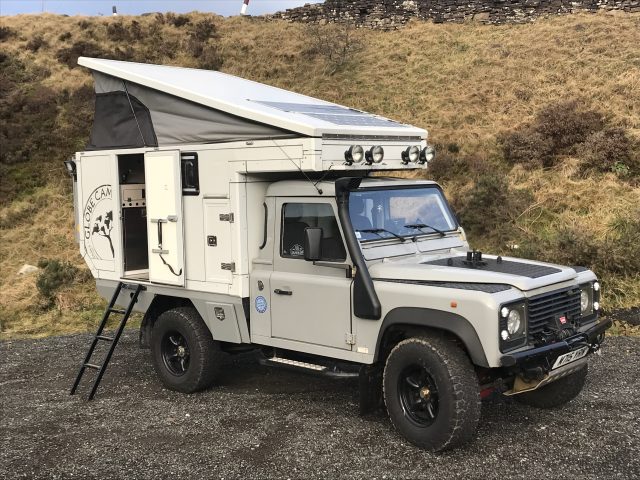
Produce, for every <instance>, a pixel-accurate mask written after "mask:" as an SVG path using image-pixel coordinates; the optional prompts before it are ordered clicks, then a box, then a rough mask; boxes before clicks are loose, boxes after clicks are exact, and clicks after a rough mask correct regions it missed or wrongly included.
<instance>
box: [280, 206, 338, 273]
mask: <svg viewBox="0 0 640 480" xmlns="http://www.w3.org/2000/svg"><path fill="white" fill-rule="evenodd" d="M308 227H320V228H322V260H323V261H333V262H336V261H337V262H342V261H344V260H346V259H347V252H346V250H345V248H344V242H343V240H342V235H341V234H340V229H339V228H338V222H337V220H336V217H335V214H334V213H333V209H332V208H331V205H330V204H328V203H285V204H284V205H283V206H282V230H281V238H280V256H281V257H283V258H296V259H300V260H304V230H305V229H306V228H308Z"/></svg>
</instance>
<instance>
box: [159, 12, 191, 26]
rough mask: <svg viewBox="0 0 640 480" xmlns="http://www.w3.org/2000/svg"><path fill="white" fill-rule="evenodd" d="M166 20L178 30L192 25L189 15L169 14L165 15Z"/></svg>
mask: <svg viewBox="0 0 640 480" xmlns="http://www.w3.org/2000/svg"><path fill="white" fill-rule="evenodd" d="M165 18H166V21H167V23H170V24H171V25H173V26H174V27H177V28H180V27H184V26H185V25H188V24H190V23H191V19H190V18H189V15H176V14H175V13H171V12H169V13H167V14H166V15H165Z"/></svg>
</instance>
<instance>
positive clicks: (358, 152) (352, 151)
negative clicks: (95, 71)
mask: <svg viewBox="0 0 640 480" xmlns="http://www.w3.org/2000/svg"><path fill="white" fill-rule="evenodd" d="M363 158H364V149H363V148H362V147H361V146H360V145H351V146H350V147H349V149H348V150H347V151H346V152H344V159H345V160H346V162H347V165H351V164H353V163H360V162H361V161H362V159H363Z"/></svg>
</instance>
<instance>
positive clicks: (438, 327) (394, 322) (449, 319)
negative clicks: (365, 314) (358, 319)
mask: <svg viewBox="0 0 640 480" xmlns="http://www.w3.org/2000/svg"><path fill="white" fill-rule="evenodd" d="M425 331H427V332H431V333H433V334H437V333H446V334H448V335H450V336H452V337H454V338H455V339H456V340H457V341H458V342H459V343H460V345H461V346H462V347H463V348H464V349H465V350H466V352H467V354H468V355H469V358H470V359H471V361H472V363H473V364H474V365H477V366H480V367H488V366H489V362H488V361H487V357H486V355H485V353H484V349H483V347H482V343H481V342H480V338H479V337H478V333H477V332H476V330H475V328H474V327H473V325H471V323H470V322H469V321H468V320H467V319H466V318H464V317H462V316H461V315H458V314H456V313H452V312H445V311H442V310H435V309H432V308H418V307H398V308H394V309H393V310H391V311H390V312H389V313H387V315H386V316H385V317H384V320H383V321H382V325H381V327H380V332H379V334H378V339H377V341H376V351H375V357H374V361H375V362H377V361H380V360H383V359H384V358H385V357H386V355H387V354H388V353H389V351H390V349H391V348H392V347H393V345H395V344H396V343H397V342H398V341H401V340H404V339H405V338H408V337H409V336H411V335H414V334H418V333H424V332H425Z"/></svg>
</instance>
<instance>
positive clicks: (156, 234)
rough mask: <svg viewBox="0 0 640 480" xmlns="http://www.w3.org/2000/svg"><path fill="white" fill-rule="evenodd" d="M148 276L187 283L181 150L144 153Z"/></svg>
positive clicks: (173, 283)
mask: <svg viewBox="0 0 640 480" xmlns="http://www.w3.org/2000/svg"><path fill="white" fill-rule="evenodd" d="M144 174H145V184H146V202H147V235H148V237H147V239H148V240H147V244H148V249H149V280H150V281H151V282H155V283H164V284H167V285H179V286H184V279H185V275H184V248H183V229H182V226H183V216H182V184H181V177H180V152H179V151H177V150H174V151H168V152H150V153H146V154H145V155H144Z"/></svg>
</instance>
